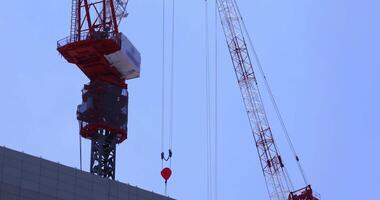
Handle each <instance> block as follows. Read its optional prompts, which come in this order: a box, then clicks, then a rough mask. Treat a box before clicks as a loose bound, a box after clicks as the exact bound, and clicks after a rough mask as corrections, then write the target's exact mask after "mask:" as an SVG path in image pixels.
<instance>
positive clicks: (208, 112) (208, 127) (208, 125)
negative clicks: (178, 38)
mask: <svg viewBox="0 0 380 200" xmlns="http://www.w3.org/2000/svg"><path fill="white" fill-rule="evenodd" d="M204 9H205V10H204V11H205V14H204V17H205V22H204V23H205V44H204V45H205V66H206V67H205V79H206V88H205V92H206V93H205V97H206V99H205V100H206V151H207V152H206V162H207V164H206V166H207V169H206V171H207V199H208V200H212V198H213V191H212V190H213V189H212V152H211V145H212V142H211V104H210V57H209V56H210V55H209V53H210V41H209V25H208V18H209V17H208V15H209V13H208V1H207V0H205V4H204Z"/></svg>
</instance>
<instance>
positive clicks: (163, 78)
mask: <svg viewBox="0 0 380 200" xmlns="http://www.w3.org/2000/svg"><path fill="white" fill-rule="evenodd" d="M165 7H166V4H165V0H162V68H161V152H164V145H165V78H166V77H165V64H166V63H165V51H166V46H165V43H166V41H165V33H166V32H165V20H166V19H165V13H166V9H165ZM161 167H162V168H163V167H164V161H163V160H162V162H161Z"/></svg>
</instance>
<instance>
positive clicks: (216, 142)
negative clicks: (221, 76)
mask: <svg viewBox="0 0 380 200" xmlns="http://www.w3.org/2000/svg"><path fill="white" fill-rule="evenodd" d="M217 1H218V0H215V5H214V6H215V9H214V12H215V13H214V48H215V50H214V51H215V52H214V53H215V54H214V64H215V66H214V70H215V71H214V73H215V74H214V98H215V99H214V100H215V101H214V120H215V121H214V123H215V124H214V128H215V130H214V143H215V144H214V145H215V146H214V154H215V158H214V199H215V200H217V199H218V156H219V155H218V147H219V135H218V2H217Z"/></svg>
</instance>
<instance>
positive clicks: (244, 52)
mask: <svg viewBox="0 0 380 200" xmlns="http://www.w3.org/2000/svg"><path fill="white" fill-rule="evenodd" d="M217 6H218V11H219V16H220V19H221V23H222V27H223V31H224V35H225V38H226V42H227V46H228V49H229V52H230V55H231V60H232V63H233V67H234V69H235V75H236V78H237V81H238V84H239V87H240V91H241V95H242V97H243V101H244V105H245V108H246V111H247V115H248V119H249V124H250V127H251V130H252V134H253V137H254V140H255V144H256V147H257V152H258V155H259V158H260V164H261V167H262V171H263V174H264V177H265V182H266V186H267V190H268V194H269V198H270V199H271V200H285V199H288V198H289V199H291V200H294V199H296V196H295V195H292V194H293V193H291V191H290V188H291V186H290V182H289V181H290V180H289V179H288V177H287V176H286V173H285V168H284V163H283V161H282V159H281V156H280V152H279V150H278V148H277V146H276V144H275V142H274V139H273V135H272V130H271V128H270V126H269V123H268V118H267V115H266V112H265V108H264V104H263V100H262V98H261V94H260V90H259V87H258V84H257V80H256V77H255V72H254V69H253V63H252V61H251V58H250V56H249V51H248V48H247V43H246V40H245V37H244V32H243V27H242V25H243V24H242V21H241V20H242V18H241V16H240V12H239V10H238V7H237V4H236V2H235V1H234V0H217ZM300 191H301V193H302V194H305V195H304V196H306V197H305V200H314V197H313V196H312V192H311V191H312V190H311V187H310V188H309V186H308V187H307V190H306V189H305V188H304V189H301V190H300ZM298 197H299V196H298ZM298 197H297V198H298Z"/></svg>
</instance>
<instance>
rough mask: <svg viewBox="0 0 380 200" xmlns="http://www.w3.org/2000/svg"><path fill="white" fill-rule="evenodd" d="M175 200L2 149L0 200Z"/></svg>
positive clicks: (0, 158) (0, 160)
mask: <svg viewBox="0 0 380 200" xmlns="http://www.w3.org/2000/svg"><path fill="white" fill-rule="evenodd" d="M121 199H123V200H172V198H170V197H166V196H162V195H159V194H156V193H153V192H150V191H147V190H144V189H141V188H138V187H136V186H131V185H128V184H125V183H121V182H118V181H113V180H110V179H106V178H102V177H98V176H95V175H92V174H90V173H88V172H84V171H81V170H78V169H75V168H71V167H67V166H64V165H61V164H59V163H55V162H51V161H48V160H45V159H42V158H38V157H35V156H31V155H28V154H25V153H21V152H17V151H14V150H11V149H8V148H5V147H0V200H121Z"/></svg>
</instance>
